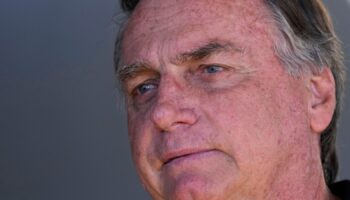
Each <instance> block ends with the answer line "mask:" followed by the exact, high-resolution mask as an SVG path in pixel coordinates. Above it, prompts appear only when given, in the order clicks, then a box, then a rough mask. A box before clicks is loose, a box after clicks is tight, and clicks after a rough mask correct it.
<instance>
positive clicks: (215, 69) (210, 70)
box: [201, 65, 224, 74]
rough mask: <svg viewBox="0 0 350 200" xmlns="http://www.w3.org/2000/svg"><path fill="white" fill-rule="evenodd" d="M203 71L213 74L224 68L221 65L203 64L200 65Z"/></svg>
mask: <svg viewBox="0 0 350 200" xmlns="http://www.w3.org/2000/svg"><path fill="white" fill-rule="evenodd" d="M201 68H202V70H203V72H204V73H207V74H215V73H218V72H221V71H223V70H224V68H223V67H221V66H218V65H204V66H202V67H201Z"/></svg>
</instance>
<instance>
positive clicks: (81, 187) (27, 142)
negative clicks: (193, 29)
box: [0, 0, 350, 200]
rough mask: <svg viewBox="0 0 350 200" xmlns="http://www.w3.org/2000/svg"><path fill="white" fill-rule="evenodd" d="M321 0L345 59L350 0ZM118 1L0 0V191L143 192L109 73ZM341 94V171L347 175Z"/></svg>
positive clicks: (39, 197)
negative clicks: (331, 17)
mask: <svg viewBox="0 0 350 200" xmlns="http://www.w3.org/2000/svg"><path fill="white" fill-rule="evenodd" d="M327 4H328V5H329V8H330V10H331V13H332V16H333V17H334V21H335V26H336V29H337V31H338V33H339V35H340V37H341V38H342V39H343V42H344V49H345V52H346V64H347V65H349V64H350V62H349V59H350V56H349V53H350V46H349V42H350V36H349V34H350V22H349V21H350V20H349V19H350V18H349V11H350V6H349V5H348V4H347V1H345V0H337V1H330V0H329V1H327ZM118 5H119V4H118V2H117V0H113V1H112V0H104V1H101V0H70V1H58V0H31V1H28V0H1V2H0V199H4V200H18V199H21V200H29V199H33V200H61V199H62V200H63V199H64V200H83V199H84V200H97V199H98V200H100V199H101V200H108V199H111V200H112V199H148V197H147V194H146V193H145V192H144V191H143V189H142V186H141V185H140V184H139V182H138V179H137V177H136V175H135V172H134V167H133V165H132V162H131V159H130V156H129V153H130V152H129V147H128V142H127V133H126V126H125V112H124V111H123V109H122V108H123V105H122V103H121V102H122V98H121V97H120V96H119V95H118V94H117V89H116V88H117V86H116V82H115V80H114V75H113V64H112V54H113V43H114V39H115V35H116V32H117V23H116V21H117V20H116V19H117V18H118V16H119V14H118V13H120V11H119V7H118ZM349 93H350V91H349V87H348V88H347V94H349ZM348 96H349V95H348ZM349 100H350V99H349V98H348V99H347V101H348V103H347V106H346V107H345V111H344V112H343V118H342V126H341V128H340V132H339V141H338V145H339V150H340V151H339V154H340V161H341V170H340V176H339V177H340V179H344V178H350V170H349V167H350V158H349V156H348V155H347V152H349V150H350V135H349V134H348V131H347V130H348V129H349V128H350V124H349V120H348V119H349V117H350V105H349V104H350V102H349Z"/></svg>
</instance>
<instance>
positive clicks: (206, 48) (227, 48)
mask: <svg viewBox="0 0 350 200" xmlns="http://www.w3.org/2000/svg"><path fill="white" fill-rule="evenodd" d="M223 51H224V52H233V53H234V52H238V53H244V49H243V48H239V47H238V46H237V45H236V44H234V43H232V42H218V41H209V42H207V43H205V44H204V45H200V46H199V47H197V48H195V49H193V50H190V51H188V52H184V53H180V54H179V55H177V56H175V57H174V58H173V59H170V61H171V63H174V64H176V65H181V64H183V63H186V62H193V61H199V60H202V59H205V58H207V57H209V56H211V55H213V54H217V53H220V52H223ZM150 66H151V65H149V64H148V63H146V62H142V61H141V62H136V63H133V64H131V65H124V66H121V67H119V70H118V71H117V74H118V76H119V79H120V81H121V82H122V84H125V82H126V81H128V80H129V79H131V78H134V77H136V76H137V75H138V74H140V73H145V72H152V71H153V72H155V71H154V69H152V68H151V67H150Z"/></svg>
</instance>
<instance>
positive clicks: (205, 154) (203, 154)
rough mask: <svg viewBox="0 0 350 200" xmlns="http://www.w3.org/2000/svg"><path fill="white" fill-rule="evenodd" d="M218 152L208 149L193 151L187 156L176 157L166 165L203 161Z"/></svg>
mask: <svg viewBox="0 0 350 200" xmlns="http://www.w3.org/2000/svg"><path fill="white" fill-rule="evenodd" d="M216 153H217V151H216V150H208V151H200V152H196V153H191V154H188V155H185V156H181V157H178V158H175V159H173V160H171V161H169V162H167V163H166V164H165V165H164V166H173V165H182V164H185V163H192V162H195V161H202V160H203V159H207V158H209V157H211V156H213V155H214V154H216Z"/></svg>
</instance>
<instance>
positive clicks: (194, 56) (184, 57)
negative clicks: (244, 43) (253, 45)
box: [172, 41, 244, 64]
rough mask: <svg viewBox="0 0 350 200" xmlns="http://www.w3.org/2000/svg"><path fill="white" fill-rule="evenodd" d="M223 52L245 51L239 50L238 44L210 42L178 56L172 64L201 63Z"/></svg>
mask: <svg viewBox="0 0 350 200" xmlns="http://www.w3.org/2000/svg"><path fill="white" fill-rule="evenodd" d="M222 51H225V52H231V51H232V52H240V53H242V52H244V49H242V48H239V47H238V46H237V45H236V44H233V43H231V42H218V41H209V42H208V43H206V44H204V45H201V46H200V47H198V48H195V49H194V50H191V51H189V52H185V53H181V54H180V55H178V56H176V57H175V59H172V62H173V63H175V64H182V63H185V62H190V61H199V60H202V59H205V58H207V57H209V56H211V55H213V54H217V53H220V52H222Z"/></svg>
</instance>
